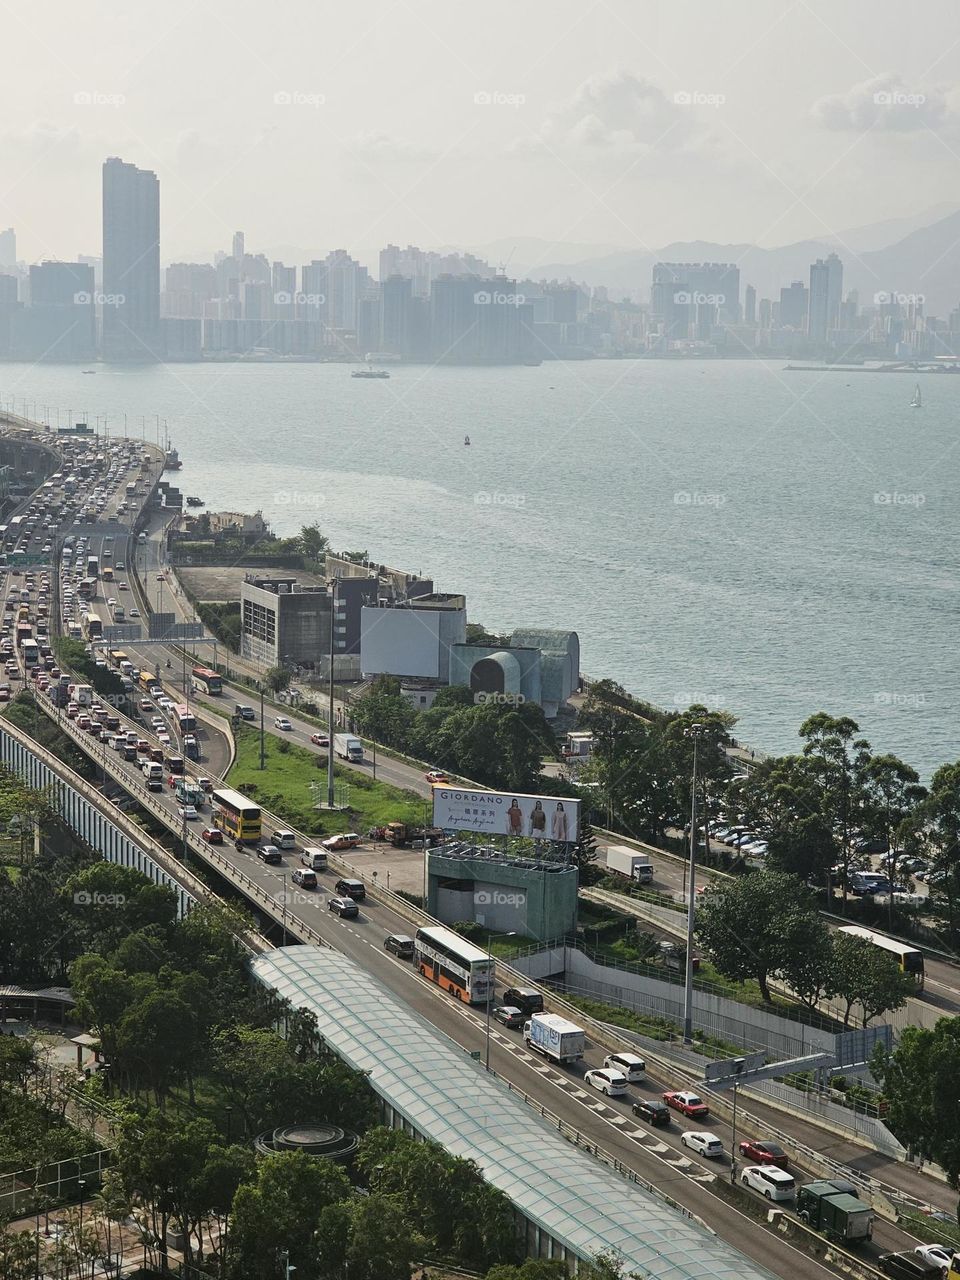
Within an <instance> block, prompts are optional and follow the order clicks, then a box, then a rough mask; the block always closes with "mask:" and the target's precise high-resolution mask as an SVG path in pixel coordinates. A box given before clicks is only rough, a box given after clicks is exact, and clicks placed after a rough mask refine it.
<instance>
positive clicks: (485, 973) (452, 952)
mask: <svg viewBox="0 0 960 1280" xmlns="http://www.w3.org/2000/svg"><path fill="white" fill-rule="evenodd" d="M414 964H415V965H416V966H417V968H418V969H419V970H420V972H421V973H422V974H423V976H424V977H425V978H429V979H430V981H431V982H435V983H436V984H437V986H438V987H442V988H443V989H444V991H449V992H450V994H451V995H454V996H456V997H457V999H458V1000H465V1001H466V1002H467V1003H468V1004H485V1003H486V1002H487V1000H488V999H490V997H491V996H492V995H493V990H494V960H493V957H492V956H491V955H490V953H489V952H488V951H484V950H482V949H481V948H480V947H475V946H474V945H473V943H472V942H466V941H464V939H463V938H461V937H460V935H459V934H457V933H454V932H453V930H452V929H444V928H442V927H433V928H424V929H418V930H417V936H416V939H415V941H414Z"/></svg>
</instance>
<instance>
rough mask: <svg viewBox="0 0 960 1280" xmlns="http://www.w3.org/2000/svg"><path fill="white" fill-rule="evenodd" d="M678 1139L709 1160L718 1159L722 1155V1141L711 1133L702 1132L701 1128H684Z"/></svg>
mask: <svg viewBox="0 0 960 1280" xmlns="http://www.w3.org/2000/svg"><path fill="white" fill-rule="evenodd" d="M680 1141H681V1143H682V1144H683V1146H685V1147H689V1148H690V1150H691V1151H697V1152H699V1154H700V1155H702V1156H709V1157H710V1159H711V1160H718V1159H719V1158H720V1156H722V1155H723V1143H722V1142H721V1141H720V1139H719V1138H718V1137H717V1136H716V1134H713V1133H704V1132H703V1130H702V1129H686V1130H684V1132H683V1133H681V1135H680Z"/></svg>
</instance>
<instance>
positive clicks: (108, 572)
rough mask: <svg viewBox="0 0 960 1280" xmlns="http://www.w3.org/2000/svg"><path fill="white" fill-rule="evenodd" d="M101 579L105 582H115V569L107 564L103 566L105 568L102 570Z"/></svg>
mask: <svg viewBox="0 0 960 1280" xmlns="http://www.w3.org/2000/svg"><path fill="white" fill-rule="evenodd" d="M100 577H101V578H102V579H103V581H104V582H113V569H112V568H111V567H110V565H108V564H105V565H104V566H103V568H102V569H101V570H100Z"/></svg>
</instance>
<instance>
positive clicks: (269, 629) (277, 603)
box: [240, 574, 337, 667]
mask: <svg viewBox="0 0 960 1280" xmlns="http://www.w3.org/2000/svg"><path fill="white" fill-rule="evenodd" d="M240 609H241V617H240V625H241V632H240V652H241V655H242V656H243V657H244V658H249V659H251V660H252V661H254V662H259V663H262V664H263V665H264V666H267V667H274V666H279V665H280V664H282V663H295V664H300V665H303V666H314V665H315V664H316V663H317V662H319V660H320V658H321V657H322V655H324V654H328V653H329V649H330V596H329V595H328V593H327V589H326V587H304V586H303V585H302V584H301V583H299V582H298V581H297V580H296V578H283V577H267V576H265V575H263V576H257V575H254V574H248V575H247V577H246V579H245V580H244V581H243V583H242V584H241V586H240ZM336 647H337V646H336V641H335V648H336Z"/></svg>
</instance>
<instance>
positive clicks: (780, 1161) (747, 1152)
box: [740, 1142, 789, 1169]
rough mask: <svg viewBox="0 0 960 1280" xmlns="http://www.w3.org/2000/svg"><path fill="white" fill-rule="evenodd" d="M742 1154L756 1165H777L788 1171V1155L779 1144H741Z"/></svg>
mask: <svg viewBox="0 0 960 1280" xmlns="http://www.w3.org/2000/svg"><path fill="white" fill-rule="evenodd" d="M740 1154H741V1155H742V1156H745V1157H746V1158H747V1159H748V1160H751V1161H752V1162H753V1163H754V1164H776V1165H779V1166H780V1168H781V1169H786V1167H787V1165H788V1164H789V1161H788V1160H787V1153H786V1152H785V1151H784V1149H783V1147H781V1146H780V1144H779V1143H777V1142H741V1143H740Z"/></svg>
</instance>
